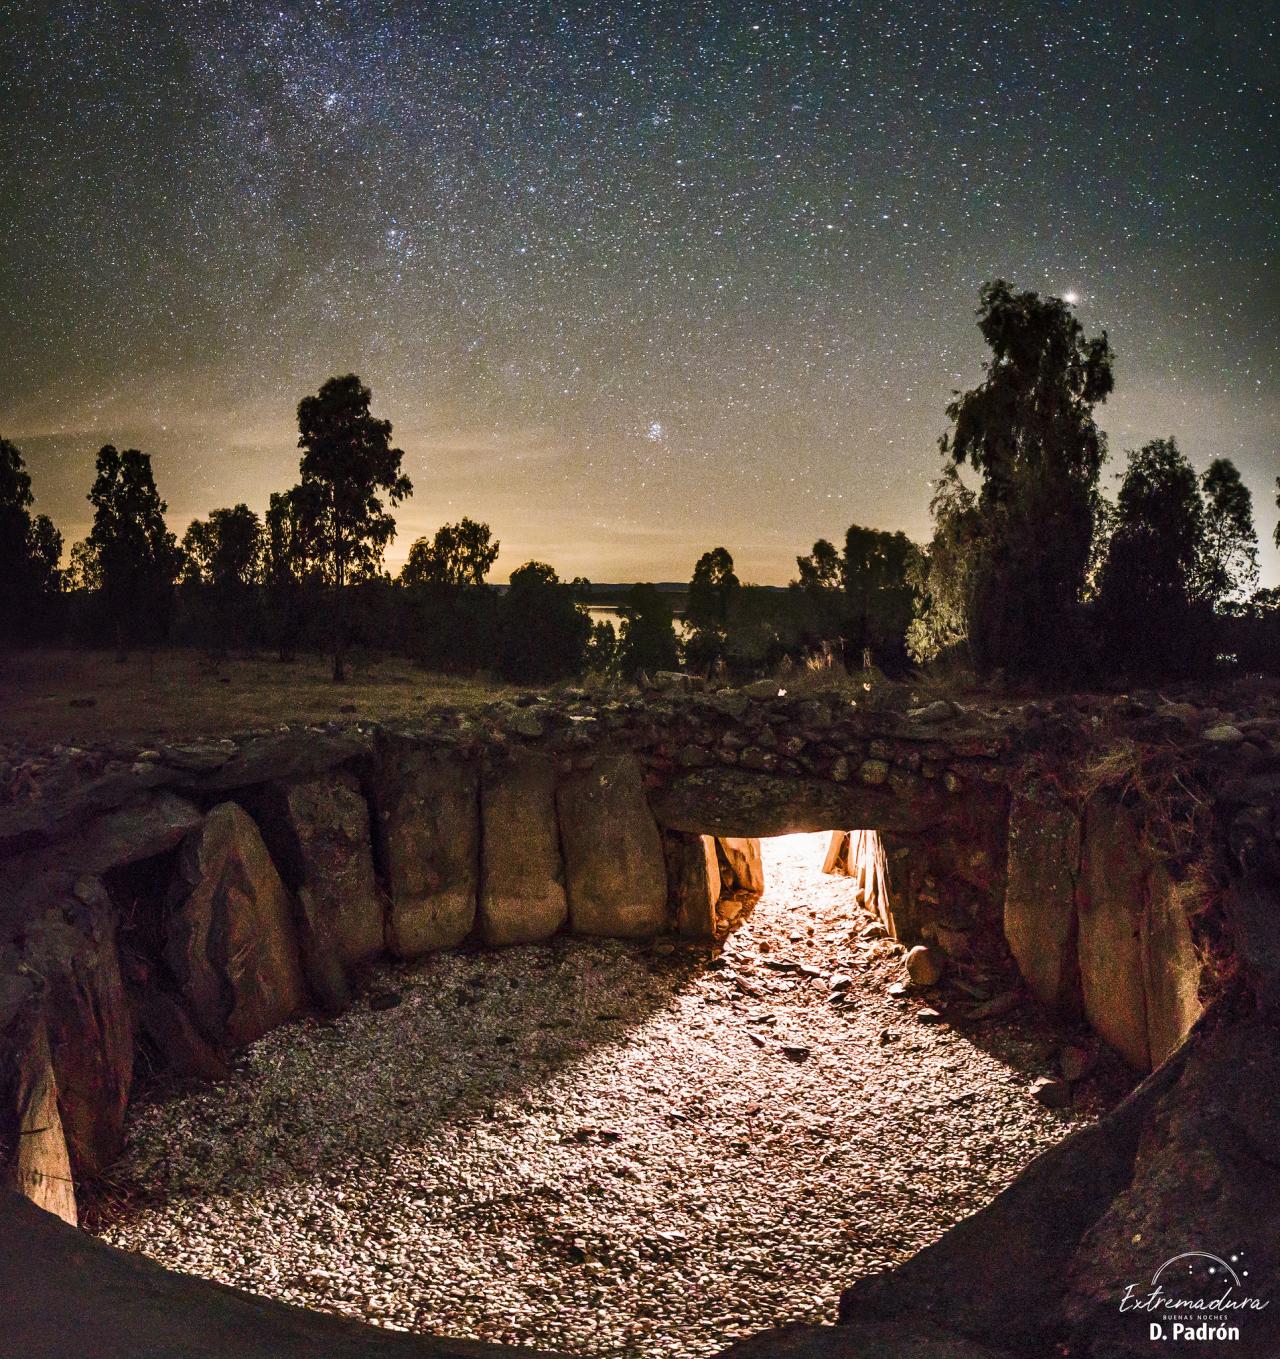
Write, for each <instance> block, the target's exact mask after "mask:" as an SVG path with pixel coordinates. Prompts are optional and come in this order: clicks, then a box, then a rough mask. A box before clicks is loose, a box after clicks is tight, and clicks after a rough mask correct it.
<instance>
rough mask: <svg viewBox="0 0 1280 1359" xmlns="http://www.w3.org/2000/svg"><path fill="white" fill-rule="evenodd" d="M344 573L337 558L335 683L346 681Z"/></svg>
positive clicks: (334, 626)
mask: <svg viewBox="0 0 1280 1359" xmlns="http://www.w3.org/2000/svg"><path fill="white" fill-rule="evenodd" d="M344 575H345V573H344V571H343V563H342V561H341V559H339V561H338V562H337V565H336V570H335V571H334V578H335V580H336V582H337V590H338V597H337V599H335V600H334V606H333V682H334V683H335V684H345V683H346V682H347V670H346V666H345V665H344V663H343V662H344V659H345V656H344V653H345V651H346V645H347V601H346V594H345V592H344V591H343V585H344V583H345V581H344Z"/></svg>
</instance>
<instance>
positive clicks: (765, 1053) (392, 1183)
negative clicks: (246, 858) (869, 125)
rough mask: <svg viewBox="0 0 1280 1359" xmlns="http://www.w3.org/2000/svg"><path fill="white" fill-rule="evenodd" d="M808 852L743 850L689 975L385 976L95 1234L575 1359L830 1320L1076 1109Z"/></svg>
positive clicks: (280, 1059) (139, 1119)
mask: <svg viewBox="0 0 1280 1359" xmlns="http://www.w3.org/2000/svg"><path fill="white" fill-rule="evenodd" d="M825 840H826V837H824V836H790V837H786V838H785V839H781V840H776V841H765V842H764V851H765V872H766V877H767V880H768V883H769V889H768V891H767V893H766V895H765V896H764V897H763V898H762V899H761V900H760V902H759V903H758V905H757V906H756V908H755V911H754V913H753V914H752V916H751V917H750V918H749V919H748V921H747V923H746V924H745V925H744V926H743V927H742V928H741V929H740V930H739V932H738V933H737V934H735V935H733V936H732V937H731V938H730V940H729V941H728V943H727V945H726V947H725V949H724V951H723V954H722V955H721V958H720V960H719V961H718V962H717V963H715V964H713V965H712V967H710V968H708V958H709V951H708V950H706V949H699V950H692V949H683V948H675V949H673V948H672V946H671V945H670V944H669V943H667V944H658V945H656V946H649V945H627V944H621V943H613V942H607V943H598V944H597V943H591V942H585V941H581V940H572V939H562V940H558V941H556V942H555V943H554V944H552V945H547V946H540V947H531V948H522V949H513V950H510V951H506V952H501V953H480V952H475V953H470V952H461V953H455V954H449V955H438V956H435V957H432V958H431V959H429V960H427V961H426V962H424V963H422V964H418V965H414V966H413V967H412V968H406V969H396V970H393V969H386V970H384V971H382V972H380V973H379V974H378V975H377V976H376V977H375V978H374V981H373V987H374V994H375V995H376V994H377V993H378V991H379V990H381V991H382V992H384V993H385V992H393V993H398V994H399V995H400V996H401V997H402V999H401V1001H400V1003H399V1004H397V1005H395V1006H394V1007H393V1008H390V1009H385V1010H373V1009H371V1008H368V1006H367V1004H366V1003H365V1002H362V1003H361V1005H360V1006H359V1007H358V1008H357V1009H356V1010H354V1011H352V1012H351V1013H350V1014H348V1015H346V1016H344V1017H343V1018H342V1019H340V1020H338V1021H337V1022H336V1023H325V1022H318V1021H306V1022H302V1023H298V1024H295V1025H291V1026H289V1027H287V1028H285V1029H282V1030H279V1031H277V1032H276V1033H274V1034H271V1035H270V1036H268V1037H267V1038H266V1039H264V1040H263V1041H262V1042H260V1043H258V1044H257V1045H256V1046H255V1047H254V1048H253V1049H251V1050H250V1051H249V1053H248V1054H246V1057H245V1060H244V1063H243V1070H242V1071H241V1072H240V1073H239V1074H238V1075H237V1076H236V1078H235V1079H234V1080H233V1081H231V1082H229V1083H228V1084H225V1085H221V1086H217V1087H205V1088H203V1089H200V1090H198V1091H195V1092H189V1093H183V1094H175V1093H172V1092H171V1093H169V1094H167V1095H165V1096H163V1097H162V1098H158V1099H157V1100H156V1101H155V1102H152V1103H148V1104H144V1105H140V1106H139V1107H138V1109H137V1110H136V1111H135V1113H134V1115H133V1117H132V1124H131V1129H130V1146H129V1151H128V1153H127V1156H126V1159H125V1161H124V1163H123V1165H122V1166H121V1167H120V1168H119V1171H118V1177H117V1183H116V1184H115V1185H114V1186H113V1187H111V1189H110V1191H109V1193H108V1194H107V1195H106V1196H105V1197H104V1199H103V1201H102V1202H100V1204H99V1205H98V1214H99V1217H98V1222H97V1230H98V1231H99V1232H100V1234H101V1235H102V1236H104V1237H105V1238H106V1239H107V1240H109V1241H111V1242H113V1243H115V1244H116V1245H119V1246H123V1247H126V1248H127V1249H130V1250H136V1251H141V1252H144V1253H145V1254H147V1255H151V1256H153V1257H155V1258H156V1259H157V1260H160V1261H162V1262H163V1263H164V1264H166V1265H169V1266H171V1267H173V1268H175V1269H179V1270H184V1271H188V1272H191V1273H195V1274H201V1275H204V1276H206V1277H208V1278H212V1279H218V1280H221V1281H223V1282H225V1283H230V1284H236V1285H239V1286H240V1287H242V1288H246V1289H249V1290H252V1291H253V1292H257V1293H263V1294H267V1295H269V1296H271V1297H275V1298H279V1299H283V1300H286V1301H290V1302H295V1303H301V1304H304V1305H306V1306H308V1307H313V1308H320V1309H324V1310H329V1311H334V1312H340V1313H344V1314H346V1315H348V1316H355V1317H361V1318H365V1319H367V1320H370V1321H373V1322H376V1323H378V1324H380V1325H385V1326H393V1327H397V1328H400V1329H413V1330H420V1331H426V1332H435V1333H440V1334H453V1335H458V1336H469V1337H475V1338H478V1339H485V1340H495V1341H508V1342H522V1343H526V1344H537V1345H541V1346H543V1347H545V1348H548V1349H558V1350H562V1351H565V1352H567V1353H570V1354H576V1355H584V1356H585V1355H592V1356H604V1355H627V1356H630V1355H668V1356H675V1355H680V1356H698V1355H706V1354H711V1353H713V1352H714V1351H715V1350H716V1349H718V1348H720V1347H722V1346H723V1345H725V1344H727V1343H728V1342H729V1341H731V1340H733V1339H735V1338H737V1337H739V1336H741V1335H744V1334H747V1333H749V1332H751V1331H755V1330H759V1329H761V1328H763V1327H766V1326H769V1325H772V1324H774V1323H776V1322H780V1321H784V1320H808V1321H818V1320H831V1319H833V1318H834V1315H835V1304H836V1299H837V1297H838V1294H839V1291H840V1289H841V1288H842V1287H843V1286H845V1285H847V1284H849V1283H851V1282H852V1281H853V1280H854V1279H855V1278H857V1277H859V1276H860V1275H862V1274H865V1273H868V1272H871V1271H874V1270H878V1269H883V1268H885V1267H886V1266H888V1265H890V1264H891V1263H893V1262H896V1261H899V1260H901V1259H903V1258H904V1257H906V1256H908V1255H910V1254H911V1253H912V1252H914V1251H915V1250H917V1249H918V1248H919V1247H921V1246H923V1245H925V1244H926V1243H928V1242H929V1241H931V1240H933V1239H934V1238H935V1237H936V1236H938V1234H939V1233H940V1232H941V1231H943V1229H945V1228H946V1227H947V1226H949V1225H950V1224H952V1223H953V1222H955V1221H956V1220H957V1219H959V1218H961V1217H963V1216H965V1215H966V1214H968V1213H970V1212H972V1211H973V1210H974V1209H976V1208H978V1207H979V1206H981V1205H982V1204H983V1203H985V1202H987V1201H988V1200H989V1199H990V1198H991V1197H992V1196H993V1195H994V1194H995V1193H996V1192H997V1191H998V1190H999V1189H1000V1188H1001V1187H1003V1186H1004V1185H1005V1184H1007V1183H1008V1181H1009V1180H1010V1179H1012V1178H1013V1176H1014V1175H1015V1174H1016V1173H1017V1172H1018V1170H1020V1169H1021V1168H1022V1167H1023V1166H1025V1165H1026V1164H1027V1162H1028V1161H1030V1160H1031V1159H1032V1157H1033V1156H1034V1155H1036V1153H1038V1152H1040V1151H1042V1150H1044V1149H1045V1148H1046V1147H1048V1146H1049V1145H1050V1144H1052V1143H1053V1142H1055V1141H1057V1140H1058V1139H1060V1138H1061V1137H1063V1136H1064V1135H1066V1133H1067V1132H1069V1131H1070V1130H1071V1128H1072V1127H1073V1126H1076V1125H1078V1124H1079V1123H1080V1122H1082V1121H1084V1120H1085V1119H1086V1118H1088V1117H1090V1116H1092V1114H1094V1113H1096V1109H1089V1110H1080V1109H1078V1110H1077V1111H1075V1112H1073V1113H1058V1112H1050V1111H1048V1110H1046V1109H1044V1108H1042V1107H1041V1106H1040V1105H1039V1104H1038V1103H1037V1102H1036V1101H1035V1099H1034V1098H1033V1097H1032V1095H1031V1093H1030V1085H1031V1082H1032V1080H1033V1079H1034V1078H1035V1077H1036V1076H1039V1075H1051V1074H1054V1073H1055V1067H1056V1058H1057V1052H1058V1045H1059V1043H1060V1041H1061V1038H1060V1036H1059V1035H1055V1034H1054V1033H1052V1032H1051V1031H1050V1030H1048V1029H1047V1028H1045V1027H1043V1026H1042V1025H1041V1024H1040V1023H1039V1021H1038V1020H1037V1019H1036V1017H1035V1016H1034V1015H1032V1014H1029V1013H1021V1014H1018V1015H1016V1016H1014V1017H1013V1020H1012V1021H1010V1022H1008V1023H1006V1022H1003V1021H997V1022H996V1023H993V1024H987V1025H985V1026H982V1027H981V1028H977V1029H973V1030H971V1031H970V1034H969V1036H968V1037H965V1036H961V1035H960V1034H959V1033H958V1032H955V1031H953V1030H951V1029H950V1028H948V1027H946V1026H945V1025H939V1024H937V1023H926V1022H923V1021H922V1020H920V1019H919V1018H917V1011H918V1010H919V1009H920V1008H921V1005H922V1003H923V1002H922V1001H921V1000H920V999H918V998H915V999H907V1000H901V999H894V998H892V997H890V996H889V994H888V986H889V984H890V983H891V982H894V981H896V980H898V979H899V978H900V977H901V974H902V961H901V956H900V954H899V953H898V952H897V951H896V950H895V948H894V946H892V945H891V944H888V943H887V942H883V941H881V942H878V943H868V942H860V940H859V932H860V931H861V929H862V927H863V925H864V924H865V923H866V921H865V918H864V917H863V916H862V914H861V913H860V911H859V909H858V908H857V905H856V902H855V901H854V899H853V893H852V890H851V885H850V884H849V883H848V881H847V880H845V879H840V878H829V877H824V876H823V875H822V874H821V872H820V871H819V868H820V865H821V861H822V855H823V849H824V847H825ZM801 969H806V970H801ZM833 982H834V984H835V989H834V991H833ZM833 994H843V995H845V996H846V999H845V1001H844V1003H843V1004H838V1003H833V1001H832V996H833ZM388 999H390V997H389V996H387V995H385V994H384V996H383V1000H384V1001H385V1000H388Z"/></svg>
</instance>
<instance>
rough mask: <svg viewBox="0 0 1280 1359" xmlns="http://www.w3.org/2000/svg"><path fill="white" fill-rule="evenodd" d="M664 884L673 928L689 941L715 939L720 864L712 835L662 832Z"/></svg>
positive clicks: (717, 921) (717, 917)
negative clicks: (668, 897) (668, 896)
mask: <svg viewBox="0 0 1280 1359" xmlns="http://www.w3.org/2000/svg"><path fill="white" fill-rule="evenodd" d="M662 840H663V845H664V847H665V849H666V856H667V883H668V886H669V890H670V894H671V912H672V915H673V916H674V917H675V922H676V929H677V930H678V931H679V932H680V933H681V934H683V935H685V936H686V937H688V938H691V939H714V938H715V937H716V934H717V930H718V927H719V924H720V920H719V915H718V912H717V910H716V907H717V905H718V904H719V901H720V861H719V859H718V858H717V856H716V842H715V837H714V836H712V835H697V834H691V833H688V832H685V831H665V832H664V833H663V837H662Z"/></svg>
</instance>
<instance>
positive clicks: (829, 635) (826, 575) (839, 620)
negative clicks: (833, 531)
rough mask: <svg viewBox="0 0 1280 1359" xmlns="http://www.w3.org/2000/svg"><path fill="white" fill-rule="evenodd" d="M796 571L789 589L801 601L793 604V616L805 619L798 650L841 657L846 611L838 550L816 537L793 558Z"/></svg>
mask: <svg viewBox="0 0 1280 1359" xmlns="http://www.w3.org/2000/svg"><path fill="white" fill-rule="evenodd" d="M796 568H797V570H798V572H799V576H798V578H797V579H796V580H793V581H792V582H791V590H792V591H793V592H794V593H796V594H798V595H799V596H800V600H802V601H803V603H801V602H800V601H797V614H798V616H799V615H800V614H803V616H804V618H805V620H806V622H805V629H804V631H805V637H804V641H803V643H802V651H805V652H816V651H822V652H825V653H826V654H827V655H828V656H839V657H841V658H843V656H844V647H845V622H846V614H847V609H846V600H845V594H844V581H843V576H842V573H841V569H840V551H839V549H838V548H837V547H836V545H835V544H834V543H832V542H829V541H828V540H827V539H826V538H819V539H818V541H817V542H816V543H814V545H813V551H812V552H810V553H809V555H808V556H806V557H797V558H796Z"/></svg>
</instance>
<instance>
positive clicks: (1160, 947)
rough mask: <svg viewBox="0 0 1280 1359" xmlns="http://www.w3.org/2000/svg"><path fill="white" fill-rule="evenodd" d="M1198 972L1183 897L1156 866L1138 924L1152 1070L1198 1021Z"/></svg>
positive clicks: (1152, 866) (1200, 1006)
mask: <svg viewBox="0 0 1280 1359" xmlns="http://www.w3.org/2000/svg"><path fill="white" fill-rule="evenodd" d="M1201 970H1202V969H1201V965H1200V956H1199V954H1198V953H1197V952H1196V947H1195V943H1194V942H1193V940H1192V938H1191V925H1190V922H1189V920H1188V918H1187V905H1186V901H1185V898H1184V895H1183V893H1182V892H1181V891H1179V889H1178V887H1177V885H1176V884H1175V883H1173V882H1172V881H1171V879H1170V877H1169V875H1168V873H1166V872H1165V870H1164V869H1163V868H1162V867H1161V866H1160V865H1159V864H1152V865H1151V868H1150V870H1149V872H1148V874H1147V900H1146V910H1145V912H1144V913H1143V919H1142V980H1143V987H1144V990H1145V993H1146V1001H1147V1042H1148V1046H1149V1047H1150V1049H1151V1065H1152V1066H1159V1065H1160V1063H1161V1062H1163V1061H1164V1059H1165V1058H1166V1057H1168V1056H1169V1054H1170V1053H1171V1052H1173V1050H1174V1049H1175V1048H1177V1047H1178V1046H1179V1045H1180V1044H1181V1042H1182V1040H1183V1039H1184V1038H1185V1037H1186V1036H1187V1034H1188V1033H1190V1032H1191V1026H1192V1025H1193V1024H1194V1023H1195V1022H1196V1020H1197V1019H1199V1018H1200V1012H1201V1010H1202V1009H1203V1006H1202V1005H1201V1004H1200V973H1201Z"/></svg>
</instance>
